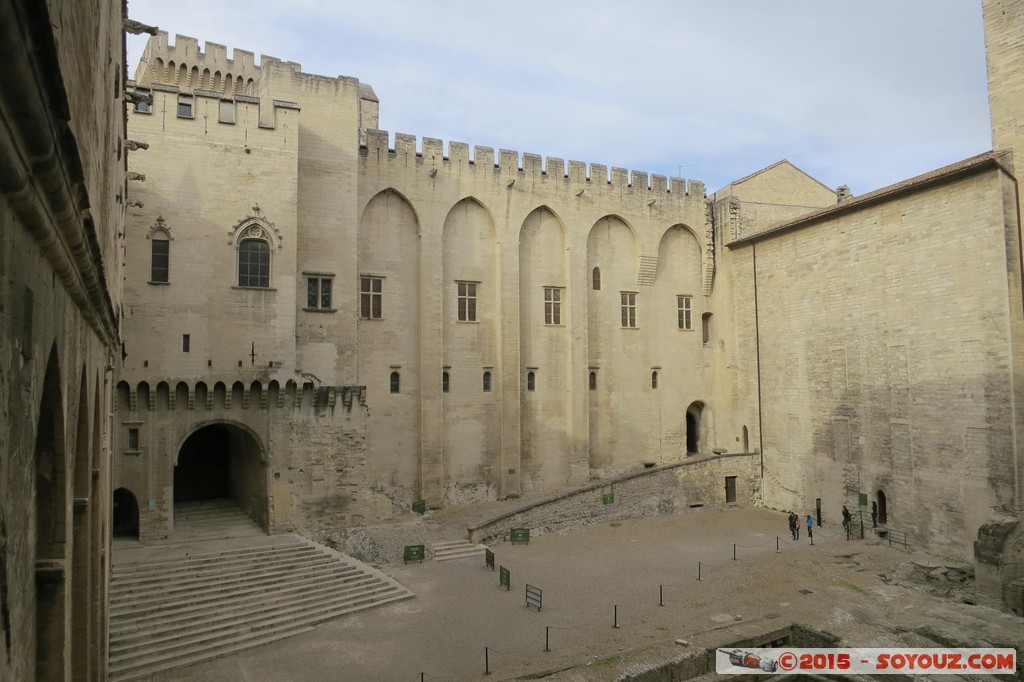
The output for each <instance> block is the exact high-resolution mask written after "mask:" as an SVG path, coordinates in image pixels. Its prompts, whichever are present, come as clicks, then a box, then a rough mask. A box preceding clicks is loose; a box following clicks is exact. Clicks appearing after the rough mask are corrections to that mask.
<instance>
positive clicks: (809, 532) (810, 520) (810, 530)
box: [807, 514, 814, 542]
mask: <svg viewBox="0 0 1024 682" xmlns="http://www.w3.org/2000/svg"><path fill="white" fill-rule="evenodd" d="M807 537H808V539H810V541H811V542H814V519H813V518H811V515H810V514H808V515H807Z"/></svg>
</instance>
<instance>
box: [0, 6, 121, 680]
mask: <svg viewBox="0 0 1024 682" xmlns="http://www.w3.org/2000/svg"><path fill="white" fill-rule="evenodd" d="M121 26H122V18H121V5H120V4H119V3H113V2H105V1H99V0H95V1H90V2H82V3H67V2H49V3H34V2H24V1H22V0H15V1H13V2H6V3H3V4H2V5H0V41H2V43H3V44H4V45H5V47H6V52H5V62H4V68H3V75H2V77H0V81H2V86H0V273H2V277H0V310H2V311H3V313H4V314H3V316H2V319H3V323H2V325H3V330H2V333H0V358H2V360H0V414H2V415H3V418H2V419H0V453H2V454H0V612H2V614H3V618H0V679H4V680H7V679H11V680H22V679H40V680H66V679H72V677H74V678H75V679H90V680H100V679H105V677H106V629H107V609H106V592H107V582H108V576H109V567H108V560H109V541H108V537H109V532H108V528H109V520H110V514H111V503H110V487H109V481H110V449H109V446H110V443H109V422H108V417H107V415H108V414H109V406H110V395H111V386H110V381H109V375H108V373H107V366H108V364H109V362H110V361H111V360H112V358H113V356H114V350H115V348H116V346H117V328H116V318H115V306H117V305H118V304H119V301H120V297H119V289H118V283H119V282H120V269H119V259H118V258H117V249H118V244H119V234H120V233H121V232H122V225H123V214H122V205H121V200H122V199H123V186H124V172H123V165H122V164H123V158H124V157H123V155H124V153H125V151H124V148H123V144H122V136H123V110H122V106H123V100H122V93H121V87H122V80H121V75H122V68H123V67H122V65H123V63H124V58H123V57H124V40H123V34H122V28H121Z"/></svg>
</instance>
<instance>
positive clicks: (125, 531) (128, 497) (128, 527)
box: [111, 488, 139, 540]
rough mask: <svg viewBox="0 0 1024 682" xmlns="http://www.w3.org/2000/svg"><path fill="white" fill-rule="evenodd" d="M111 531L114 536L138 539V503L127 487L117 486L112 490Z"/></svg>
mask: <svg viewBox="0 0 1024 682" xmlns="http://www.w3.org/2000/svg"><path fill="white" fill-rule="evenodd" d="M111 533H112V534H113V536H114V537H115V538H134V539H136V540H138V539H139V503H138V501H136V499H135V495H133V494H132V492H131V491H130V490H128V489H127V488H118V489H117V490H115V491H114V519H113V523H112V524H111Z"/></svg>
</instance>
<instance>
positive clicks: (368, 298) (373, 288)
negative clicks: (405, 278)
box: [359, 275, 384, 320]
mask: <svg viewBox="0 0 1024 682" xmlns="http://www.w3.org/2000/svg"><path fill="white" fill-rule="evenodd" d="M383 289H384V279H383V278H382V277H372V276H369V275H364V276H363V277H360V278H359V316H360V317H361V318H363V319H364V320H379V319H381V318H382V311H381V303H382V298H383Z"/></svg>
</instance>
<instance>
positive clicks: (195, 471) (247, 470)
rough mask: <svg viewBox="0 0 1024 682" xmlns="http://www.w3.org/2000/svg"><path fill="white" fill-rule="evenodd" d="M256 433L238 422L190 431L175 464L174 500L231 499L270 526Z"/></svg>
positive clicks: (182, 502) (261, 461)
mask: <svg viewBox="0 0 1024 682" xmlns="http://www.w3.org/2000/svg"><path fill="white" fill-rule="evenodd" d="M263 460H264V457H263V448H262V447H261V445H260V443H259V441H257V439H256V437H255V436H254V435H253V434H252V433H251V432H250V431H249V430H247V429H245V428H243V427H241V426H239V425H237V424H227V423H218V424H210V425H208V426H203V427H201V428H199V429H198V430H196V431H195V432H194V433H192V435H190V436H189V437H188V438H187V439H186V440H185V442H184V443H183V444H182V446H181V450H180V451H179V452H178V461H177V463H176V464H175V467H174V504H175V507H178V506H179V505H183V504H190V503H202V502H207V501H212V500H220V501H224V500H231V501H232V502H234V504H236V505H237V506H238V507H241V508H242V509H243V510H244V511H245V512H246V513H247V514H248V515H249V516H250V517H251V518H252V519H253V520H254V521H256V523H258V524H259V525H260V526H262V527H263V529H264V530H266V529H267V526H268V520H269V515H268V513H267V469H266V466H265V464H264V461H263Z"/></svg>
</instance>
